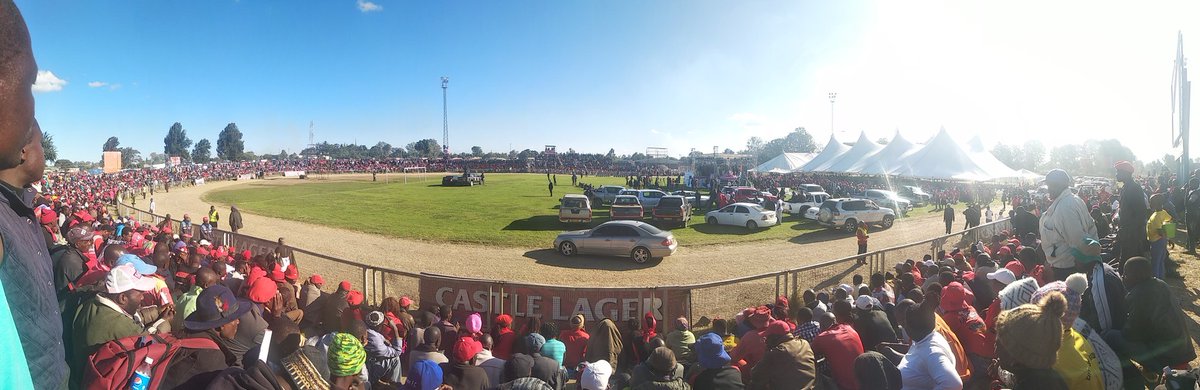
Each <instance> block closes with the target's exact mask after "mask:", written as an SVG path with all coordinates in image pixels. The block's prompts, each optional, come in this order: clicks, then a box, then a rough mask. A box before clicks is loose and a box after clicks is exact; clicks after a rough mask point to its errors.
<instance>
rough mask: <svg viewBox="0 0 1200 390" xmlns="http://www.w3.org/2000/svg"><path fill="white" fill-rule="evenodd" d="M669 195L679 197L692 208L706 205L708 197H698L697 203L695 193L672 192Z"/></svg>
mask: <svg viewBox="0 0 1200 390" xmlns="http://www.w3.org/2000/svg"><path fill="white" fill-rule="evenodd" d="M671 195H679V196H682V197H684V198H686V199H687V200H688V202H690V203H691V204H692V207H700V206H701V205H704V204H707V203H708V195H700V202H699V203H697V202H696V191H675V192H672V193H671Z"/></svg>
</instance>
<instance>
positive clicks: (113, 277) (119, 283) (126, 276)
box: [104, 264, 156, 294]
mask: <svg viewBox="0 0 1200 390" xmlns="http://www.w3.org/2000/svg"><path fill="white" fill-rule="evenodd" d="M155 284H156V283H155V281H154V279H152V278H147V277H143V276H142V275H139V274H138V273H137V270H135V269H134V268H133V265H130V264H124V265H120V266H117V267H113V269H112V270H111V271H108V276H105V277H104V290H105V291H106V292H108V293H109V294H120V293H123V292H126V291H129V290H138V291H150V290H153V289H154V287H155Z"/></svg>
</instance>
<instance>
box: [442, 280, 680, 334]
mask: <svg viewBox="0 0 1200 390" xmlns="http://www.w3.org/2000/svg"><path fill="white" fill-rule="evenodd" d="M420 290H421V292H420V297H421V307H422V308H434V307H439V306H442V305H446V306H449V307H450V309H451V310H452V311H453V312H454V313H455V315H454V317H455V319H458V318H461V317H464V316H466V315H469V314H470V313H473V312H478V313H484V315H485V317H488V318H485V319H484V321H485V322H488V323H490V322H491V321H490V317H495V316H496V315H498V314H500V313H506V314H508V315H511V316H512V317H513V318H514V319H521V318H528V317H538V318H541V319H542V320H543V321H546V320H554V321H557V322H560V325H566V323H567V322H568V321H569V320H570V319H571V316H573V315H575V314H576V313H579V314H583V316H584V318H585V319H586V320H587V322H588V323H592V322H594V321H596V320H598V319H603V318H609V319H612V320H613V321H614V322H617V323H620V322H622V321H625V320H628V319H630V318H642V315H643V314H644V313H647V312H649V313H652V314H653V315H654V317H655V318H656V319H658V320H660V323H663V322H662V320H663V319H666V318H676V317H679V316H684V317H688V294H687V290H684V289H670V288H575V287H555V286H536V285H523V284H514V283H499V282H488V281H479V280H463V279H457V278H449V277H442V276H435V275H428V274H422V275H421V282H420ZM489 295H490V296H491V298H490V299H489ZM489 314H490V315H489Z"/></svg>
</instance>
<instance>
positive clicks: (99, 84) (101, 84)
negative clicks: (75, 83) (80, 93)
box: [88, 81, 108, 88]
mask: <svg viewBox="0 0 1200 390" xmlns="http://www.w3.org/2000/svg"><path fill="white" fill-rule="evenodd" d="M107 85H108V83H106V82H103V81H90V82H88V86H89V87H92V88H100V87H104V86H107Z"/></svg>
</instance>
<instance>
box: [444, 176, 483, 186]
mask: <svg viewBox="0 0 1200 390" xmlns="http://www.w3.org/2000/svg"><path fill="white" fill-rule="evenodd" d="M478 184H483V176H480V175H479V174H478V173H464V174H461V175H448V176H442V186H444V187H450V186H464V187H469V186H473V185H478Z"/></svg>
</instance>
